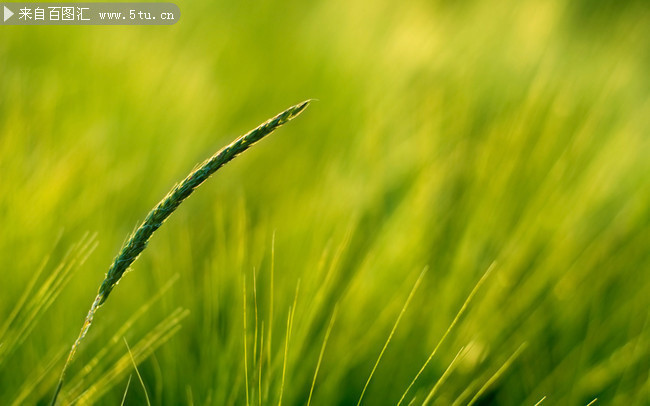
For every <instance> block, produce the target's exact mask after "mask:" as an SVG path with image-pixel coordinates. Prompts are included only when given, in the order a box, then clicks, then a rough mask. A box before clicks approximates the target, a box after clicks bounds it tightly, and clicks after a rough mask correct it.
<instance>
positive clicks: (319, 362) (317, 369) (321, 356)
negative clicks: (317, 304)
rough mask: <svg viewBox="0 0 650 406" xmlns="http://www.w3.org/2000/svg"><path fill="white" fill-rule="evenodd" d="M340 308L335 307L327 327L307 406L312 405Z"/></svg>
mask: <svg viewBox="0 0 650 406" xmlns="http://www.w3.org/2000/svg"><path fill="white" fill-rule="evenodd" d="M337 310H338V306H334V311H333V312H332V318H330V323H329V325H328V326H327V331H326V332H325V338H324V339H323V346H322V347H321V349H320V354H318V362H317V363H316V371H315V372H314V379H313V380H312V382H311V389H309V399H307V406H309V405H310V404H311V396H312V394H313V393H314V387H315V386H316V378H317V377H318V371H319V370H320V364H321V362H322V361H323V354H324V353H325V347H326V346H327V340H329V338H330V333H331V332H332V326H333V325H334V320H336V312H337Z"/></svg>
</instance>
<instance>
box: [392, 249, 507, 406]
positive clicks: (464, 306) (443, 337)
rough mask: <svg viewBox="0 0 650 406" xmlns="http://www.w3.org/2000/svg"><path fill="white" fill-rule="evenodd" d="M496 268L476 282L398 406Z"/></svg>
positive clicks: (490, 267) (398, 403)
mask: <svg viewBox="0 0 650 406" xmlns="http://www.w3.org/2000/svg"><path fill="white" fill-rule="evenodd" d="M494 266H495V263H494V262H493V263H492V264H491V265H490V266H489V267H488V269H487V271H485V273H484V274H483V276H481V279H479V280H478V282H476V285H474V288H473V289H472V291H471V292H470V293H469V295H468V296H467V299H465V302H463V305H462V306H461V307H460V310H458V313H456V316H455V317H454V319H453V320H452V322H451V324H450V325H449V327H448V328H447V331H445V333H444V334H443V335H442V337H441V338H440V340H439V341H438V344H436V346H435V348H434V349H433V351H431V354H430V355H429V358H427V360H426V361H425V362H424V365H422V367H421V368H420V370H419V371H418V373H417V374H416V375H415V378H413V380H412V381H411V383H410V384H409V386H408V387H407V388H406V390H405V391H404V394H403V395H402V397H401V398H400V400H399V402H397V406H399V405H401V404H402V402H403V401H404V399H405V398H406V394H408V392H409V390H411V388H412V387H413V385H414V384H415V381H417V380H418V378H419V377H420V375H421V374H422V372H423V371H424V369H425V368H426V367H427V365H429V362H431V360H432V359H433V357H434V356H435V355H436V353H437V352H438V349H439V348H440V346H441V345H442V343H443V342H444V341H445V340H446V339H447V336H448V335H449V332H450V331H451V330H453V328H454V326H456V324H457V323H458V320H460V318H461V317H462V315H463V313H465V310H466V309H467V306H468V305H469V303H470V302H471V301H472V299H473V298H474V296H475V295H476V292H478V290H479V289H480V288H481V286H482V285H483V283H484V282H485V280H486V279H487V277H488V275H489V274H490V273H491V272H492V269H494Z"/></svg>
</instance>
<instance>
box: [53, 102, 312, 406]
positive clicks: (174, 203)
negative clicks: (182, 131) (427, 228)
mask: <svg viewBox="0 0 650 406" xmlns="http://www.w3.org/2000/svg"><path fill="white" fill-rule="evenodd" d="M310 102H311V100H306V101H304V102H302V103H299V104H296V105H295V106H292V107H289V108H288V109H286V110H285V111H283V112H282V113H280V114H278V115H277V116H275V117H273V118H271V119H269V120H267V121H266V122H264V123H263V124H261V125H259V126H258V127H257V128H255V129H253V130H251V131H249V132H248V133H246V134H244V135H242V136H241V137H239V138H237V139H236V140H235V141H233V142H232V143H231V144H229V145H228V146H226V147H225V148H223V149H221V150H219V151H218V152H217V153H216V154H214V155H213V156H212V157H210V158H209V159H207V160H205V161H204V162H203V163H202V164H201V165H200V166H199V167H198V168H197V169H195V170H193V171H192V172H191V173H190V174H189V175H188V176H187V177H186V178H185V179H183V181H182V182H181V183H178V184H176V185H175V186H174V187H173V188H172V190H171V191H170V192H169V193H168V194H167V196H165V198H164V199H162V200H161V201H160V203H158V204H157V205H156V207H154V208H153V209H152V210H151V211H150V212H149V214H147V217H146V218H145V220H144V221H143V222H142V224H141V225H140V227H138V229H137V230H135V232H134V233H133V234H132V235H131V237H130V238H129V239H128V240H127V241H126V242H125V243H124V245H123V246H122V249H121V250H120V253H119V254H118V256H117V257H116V258H115V260H114V261H113V264H112V265H111V267H110V268H109V270H108V273H107V274H106V277H105V279H104V281H103V282H102V284H101V286H100V287H99V292H98V293H97V297H95V300H94V301H93V303H92V305H91V307H90V310H89V311H88V315H87V316H86V318H85V320H84V324H83V326H82V328H81V331H80V332H79V336H78V337H77V339H76V340H75V342H74V344H73V345H72V348H71V349H70V353H69V354H68V358H67V360H66V362H65V364H64V366H63V369H62V371H61V376H60V378H59V382H58V384H57V387H56V390H55V392H54V396H53V398H52V402H51V405H55V404H56V399H57V397H58V395H59V392H60V391H61V387H62V386H63V381H64V379H65V373H66V371H67V369H68V367H69V366H70V363H71V362H72V359H73V358H74V355H75V353H76V351H77V349H78V348H79V344H80V343H81V341H82V340H83V339H84V337H85V336H86V334H87V333H88V330H89V329H90V326H91V324H92V322H93V318H94V316H95V313H96V312H97V309H99V307H100V306H101V305H102V304H104V302H106V299H108V295H109V294H110V293H111V291H112V290H113V288H114V287H115V285H117V283H118V282H119V281H120V279H122V276H123V275H124V273H125V272H126V271H127V270H128V269H129V266H131V264H132V263H133V261H135V260H136V259H137V258H138V256H139V255H140V254H141V253H142V251H144V249H145V248H146V247H147V243H148V242H149V239H150V238H151V235H152V234H153V233H154V232H155V231H156V230H158V228H160V226H161V225H162V224H163V223H164V222H165V220H166V219H167V218H168V217H169V216H170V215H171V214H172V213H173V212H174V210H176V208H178V206H179V205H180V204H181V203H182V202H183V201H184V200H185V199H187V198H188V197H189V195H191V194H192V192H194V190H195V189H196V188H197V187H199V186H200V185H201V184H202V183H203V182H205V181H206V180H207V179H208V178H209V177H210V176H211V175H212V174H213V173H214V172H216V171H217V170H218V169H219V168H221V167H222V166H223V165H225V164H227V163H228V162H230V161H231V160H232V159H233V158H235V157H236V156H237V155H239V154H241V153H242V152H244V151H246V150H247V149H248V148H249V147H250V146H251V145H253V144H254V143H256V142H257V141H259V140H261V139H262V138H264V137H265V136H267V135H269V134H270V133H272V132H273V131H274V130H275V129H277V128H278V127H280V126H282V125H283V124H285V123H287V122H289V121H290V120H292V119H293V118H295V117H297V116H298V115H299V114H300V113H302V111H303V110H304V109H305V108H306V107H307V106H308V105H309V103H310Z"/></svg>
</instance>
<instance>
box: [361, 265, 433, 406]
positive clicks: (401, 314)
mask: <svg viewBox="0 0 650 406" xmlns="http://www.w3.org/2000/svg"><path fill="white" fill-rule="evenodd" d="M428 269H429V268H428V267H425V268H424V269H423V270H422V272H421V273H420V276H418V279H417V280H416V281H415V285H413V289H411V292H410V293H409V295H408V297H407V298H406V303H404V306H403V307H402V310H401V311H400V312H399V316H397V320H395V324H394V325H393V329H392V330H391V331H390V334H389V335H388V339H387V340H386V343H384V347H383V348H382V349H381V352H380V353H379V357H377V361H376V362H375V365H374V366H373V367H372V371H370V376H369V377H368V380H367V381H366V384H365V386H364V387H363V390H362V391H361V396H359V401H358V402H357V406H360V405H361V401H362V400H363V395H365V393H366V389H368V385H370V381H371V380H372V377H373V375H374V374H375V371H376V370H377V365H379V361H381V358H382V357H383V356H384V352H386V348H387V347H388V344H389V343H390V341H391V340H392V338H393V335H394V334H395V330H397V326H398V325H399V322H400V321H401V320H402V316H404V313H405V312H406V308H407V307H408V305H409V303H411V299H412V298H413V295H414V294H415V291H416V290H417V289H418V286H420V282H422V278H423V277H424V274H425V273H426V272H427V270H428Z"/></svg>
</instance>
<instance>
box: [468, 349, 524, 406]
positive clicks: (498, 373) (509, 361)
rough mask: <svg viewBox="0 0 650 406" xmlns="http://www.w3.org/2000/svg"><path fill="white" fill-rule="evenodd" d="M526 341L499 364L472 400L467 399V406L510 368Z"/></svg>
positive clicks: (475, 400)
mask: <svg viewBox="0 0 650 406" xmlns="http://www.w3.org/2000/svg"><path fill="white" fill-rule="evenodd" d="M526 345H527V343H523V344H521V345H520V346H519V348H517V350H516V351H515V352H514V353H513V354H512V355H511V356H510V358H508V359H507V360H506V362H504V363H503V365H501V367H500V368H499V369H498V370H497V371H496V372H495V373H494V375H492V376H491V377H490V379H488V380H487V381H486V382H485V384H484V385H483V386H482V387H481V389H479V390H478V392H476V395H474V397H473V398H472V400H470V401H469V403H468V404H467V406H472V405H473V404H474V403H476V402H477V401H478V400H479V398H480V397H481V396H483V394H484V393H485V392H486V391H487V390H488V389H489V388H490V386H492V384H494V383H495V382H496V381H497V380H498V379H499V378H500V377H501V376H502V375H503V374H504V373H505V372H506V371H507V370H508V368H510V365H512V363H513V362H515V360H516V359H517V357H519V354H521V353H522V351H523V350H524V349H526Z"/></svg>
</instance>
